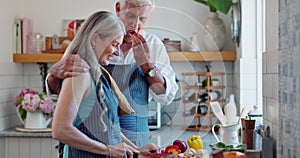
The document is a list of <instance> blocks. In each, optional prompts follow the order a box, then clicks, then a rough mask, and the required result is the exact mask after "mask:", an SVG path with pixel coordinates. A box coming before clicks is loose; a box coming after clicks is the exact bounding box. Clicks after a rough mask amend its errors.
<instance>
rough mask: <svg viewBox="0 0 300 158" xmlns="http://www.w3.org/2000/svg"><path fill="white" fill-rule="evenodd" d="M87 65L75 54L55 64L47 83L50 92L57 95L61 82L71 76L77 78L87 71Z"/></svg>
mask: <svg viewBox="0 0 300 158" xmlns="http://www.w3.org/2000/svg"><path fill="white" fill-rule="evenodd" d="M89 68H90V67H89V65H88V64H87V63H86V62H85V61H84V60H82V59H81V58H80V56H79V55H77V54H68V55H67V56H66V57H64V58H62V59H61V60H60V61H58V62H57V63H55V64H54V65H53V66H52V68H51V70H50V75H49V77H48V80H47V83H48V86H49V88H50V91H51V92H52V93H54V94H58V93H59V91H60V87H61V80H62V79H65V78H67V77H71V76H78V75H80V74H81V73H83V72H86V71H88V70H89Z"/></svg>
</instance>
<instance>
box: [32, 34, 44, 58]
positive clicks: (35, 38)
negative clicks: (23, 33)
mask: <svg viewBox="0 0 300 158" xmlns="http://www.w3.org/2000/svg"><path fill="white" fill-rule="evenodd" d="M30 43H31V50H30V52H31V53H41V52H42V50H43V46H44V36H43V35H42V34H41V33H38V32H34V33H32V34H31V36H30Z"/></svg>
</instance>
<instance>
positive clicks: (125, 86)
mask: <svg viewBox="0 0 300 158" xmlns="http://www.w3.org/2000/svg"><path fill="white" fill-rule="evenodd" d="M105 68H106V70H107V71H108V72H109V73H110V74H111V76H112V77H113V79H114V80H115V81H116V83H117V85H118V87H119V89H120V90H121V92H122V93H123V94H124V95H125V97H126V99H127V100H128V102H129V104H130V105H131V106H132V108H133V109H134V111H135V113H134V114H128V115H124V116H120V125H121V131H122V132H123V134H124V135H125V136H126V137H127V138H128V139H129V140H131V141H132V142H133V143H134V144H135V145H137V146H138V147H141V146H144V145H146V144H148V142H149V126H148V93H149V92H148V91H149V86H148V82H147V80H146V78H145V76H144V73H143V71H142V69H141V68H140V67H139V66H138V65H137V64H136V63H133V64H130V65H112V64H111V65H108V66H105Z"/></svg>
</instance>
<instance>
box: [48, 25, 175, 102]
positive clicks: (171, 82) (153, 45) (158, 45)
mask: <svg viewBox="0 0 300 158" xmlns="http://www.w3.org/2000/svg"><path fill="white" fill-rule="evenodd" d="M140 34H141V35H142V36H143V37H144V38H145V40H146V42H147V45H148V47H149V51H150V62H154V63H155V66H156V68H157V70H158V71H159V72H160V74H161V75H162V76H163V77H164V79H165V81H166V87H167V89H166V93H165V94H160V95H156V94H155V93H154V92H153V91H152V90H151V89H150V88H149V101H150V100H151V99H154V100H155V101H157V102H159V103H161V104H165V105H168V104H170V103H171V102H172V101H173V99H174V98H175V95H176V92H177V90H178V85H177V83H176V81H175V72H174V71H173V68H172V67H171V65H170V59H169V56H168V54H167V50H166V48H165V47H164V45H163V43H162V41H161V40H160V39H159V38H158V37H157V36H155V35H154V34H151V33H148V32H145V31H141V32H140ZM68 49H69V47H68ZM64 56H65V54H64ZM134 62H135V59H134V56H133V51H132V49H131V50H129V52H128V54H127V56H126V58H124V55H123V54H122V53H120V56H115V58H114V59H113V60H112V61H111V62H110V63H112V64H116V65H127V64H132V63H134ZM48 77H49V74H48V75H47V77H46V81H47V80H48ZM45 84H46V91H47V94H48V95H50V94H51V92H50V90H49V87H48V83H47V82H45Z"/></svg>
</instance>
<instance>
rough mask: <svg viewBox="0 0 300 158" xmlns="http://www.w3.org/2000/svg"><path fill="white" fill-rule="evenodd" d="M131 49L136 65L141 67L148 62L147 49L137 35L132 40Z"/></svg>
mask: <svg viewBox="0 0 300 158" xmlns="http://www.w3.org/2000/svg"><path fill="white" fill-rule="evenodd" d="M132 49H133V54H134V58H135V61H136V63H137V64H138V65H143V64H146V63H149V62H150V52H149V47H148V45H147V43H146V40H145V39H144V37H143V36H141V35H138V36H136V37H135V38H133V42H132Z"/></svg>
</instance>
